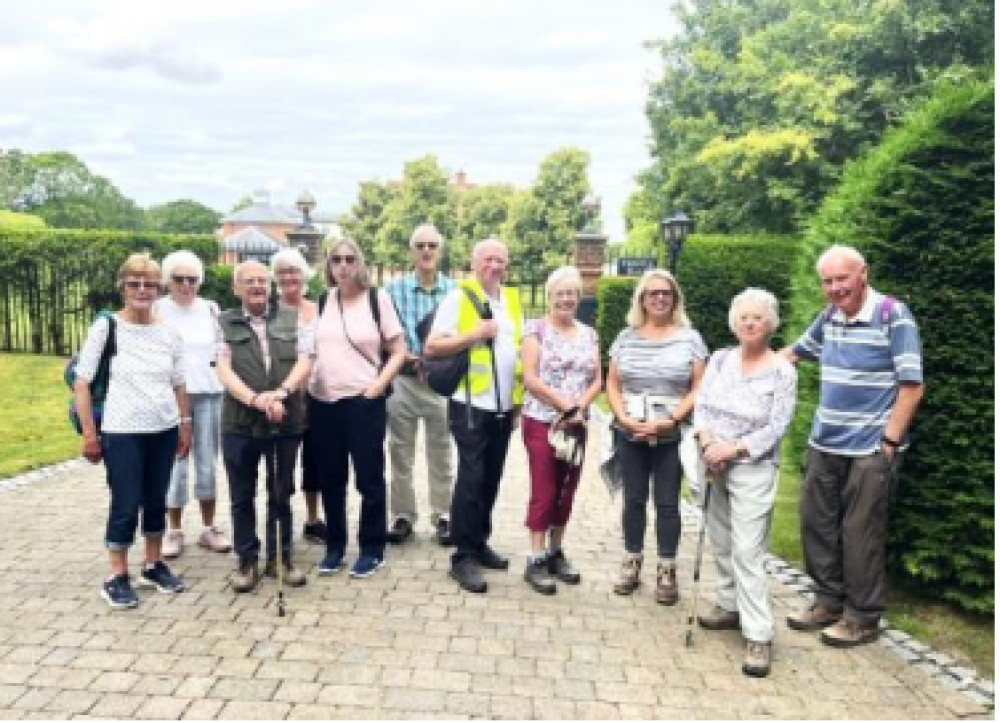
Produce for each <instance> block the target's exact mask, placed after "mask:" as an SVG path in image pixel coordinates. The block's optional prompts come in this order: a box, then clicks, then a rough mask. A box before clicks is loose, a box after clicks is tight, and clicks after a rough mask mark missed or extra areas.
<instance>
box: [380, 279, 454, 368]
mask: <svg viewBox="0 0 1000 723" xmlns="http://www.w3.org/2000/svg"><path fill="white" fill-rule="evenodd" d="M455 285H456V284H455V281H454V279H450V278H448V277H447V276H445V275H444V274H442V273H441V272H438V275H437V279H436V280H435V281H434V286H432V287H431V288H430V289H425V288H423V287H422V286H421V285H420V284H419V282H418V281H417V275H416V273H414V272H410V273H408V274H406V275H405V276H403V277H401V278H398V279H393V280H392V281H390V282H389V283H388V284H386V285H385V290H386V291H387V292H388V293H389V297H390V298H391V299H392V303H393V304H395V306H396V313H397V314H399V321H400V322H401V323H402V324H403V330H404V331H405V334H406V348H407V349H408V350H409V351H410V352H411V353H413V354H417V355H418V356H419V355H420V353H421V352H422V351H423V345H421V343H420V339H419V338H418V337H417V324H418V323H420V320H421V319H423V318H424V317H425V316H427V314H428V313H430V311H431V309H433V308H434V307H435V306H437V305H438V304H439V303H440V302H441V300H442V299H443V298H444V297H445V296H446V295H447V294H448V292H449V291H451V290H452V289H454V288H455Z"/></svg>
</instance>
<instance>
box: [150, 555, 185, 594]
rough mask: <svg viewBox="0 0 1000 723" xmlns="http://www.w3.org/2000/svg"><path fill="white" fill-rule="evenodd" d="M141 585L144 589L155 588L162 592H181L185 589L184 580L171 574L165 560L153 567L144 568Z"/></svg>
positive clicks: (159, 561)
mask: <svg viewBox="0 0 1000 723" xmlns="http://www.w3.org/2000/svg"><path fill="white" fill-rule="evenodd" d="M139 584H140V585H142V586H143V587H155V588H156V589H157V590H159V591H160V592H181V591H182V590H183V589H184V580H182V579H181V578H180V577H178V576H177V575H175V574H174V573H172V572H170V568H169V567H167V565H166V563H165V562H163V560H158V561H157V562H156V563H155V564H154V565H153V566H152V567H149V568H143V571H142V573H140V575H139Z"/></svg>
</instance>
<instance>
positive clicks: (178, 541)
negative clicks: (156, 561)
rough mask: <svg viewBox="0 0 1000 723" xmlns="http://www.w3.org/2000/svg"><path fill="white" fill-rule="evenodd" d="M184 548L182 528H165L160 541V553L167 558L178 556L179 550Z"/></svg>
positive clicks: (171, 558)
mask: <svg viewBox="0 0 1000 723" xmlns="http://www.w3.org/2000/svg"><path fill="white" fill-rule="evenodd" d="M183 549H184V532H183V530H167V532H166V534H165V535H164V536H163V541H162V542H161V543H160V554H161V555H163V556H164V557H165V558H167V559H168V560H173V559H174V558H175V557H180V554H181V550H183Z"/></svg>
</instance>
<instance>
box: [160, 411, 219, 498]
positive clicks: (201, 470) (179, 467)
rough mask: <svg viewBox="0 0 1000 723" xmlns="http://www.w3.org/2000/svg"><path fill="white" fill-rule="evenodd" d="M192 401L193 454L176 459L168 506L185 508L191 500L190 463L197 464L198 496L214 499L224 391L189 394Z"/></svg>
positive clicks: (195, 482) (168, 494) (168, 495)
mask: <svg viewBox="0 0 1000 723" xmlns="http://www.w3.org/2000/svg"><path fill="white" fill-rule="evenodd" d="M188 400H189V401H190V404H191V454H190V455H188V457H187V458H186V459H178V460H176V461H175V462H174V470H173V473H172V474H171V475H170V485H169V487H167V507H169V508H172V509H177V510H179V509H183V508H184V505H186V504H187V501H188V464H189V463H190V464H193V465H194V498H195V499H196V500H214V499H215V497H216V493H215V458H216V457H217V456H218V455H219V432H220V430H221V428H222V394H221V393H220V394H188Z"/></svg>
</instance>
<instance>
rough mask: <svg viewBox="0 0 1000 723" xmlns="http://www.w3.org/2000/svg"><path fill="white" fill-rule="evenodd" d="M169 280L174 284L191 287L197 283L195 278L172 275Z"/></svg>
mask: <svg viewBox="0 0 1000 723" xmlns="http://www.w3.org/2000/svg"><path fill="white" fill-rule="evenodd" d="M170 280H171V281H173V282H174V283H175V284H190V285H191V286H194V285H195V284H197V283H198V277H197V276H182V275H181V274H172V275H171V276H170Z"/></svg>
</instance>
